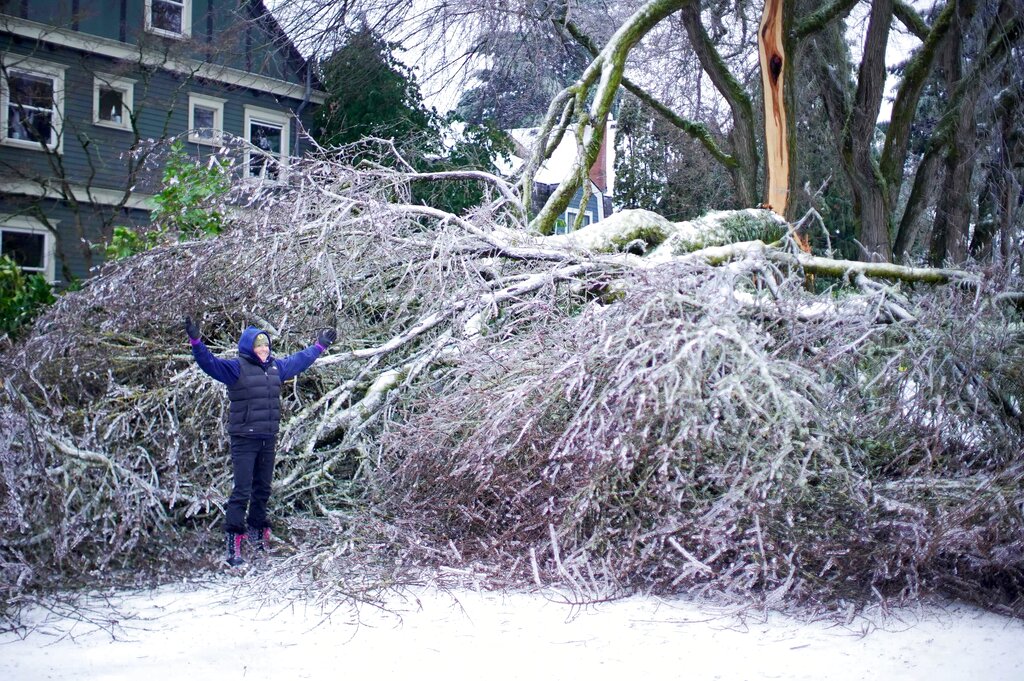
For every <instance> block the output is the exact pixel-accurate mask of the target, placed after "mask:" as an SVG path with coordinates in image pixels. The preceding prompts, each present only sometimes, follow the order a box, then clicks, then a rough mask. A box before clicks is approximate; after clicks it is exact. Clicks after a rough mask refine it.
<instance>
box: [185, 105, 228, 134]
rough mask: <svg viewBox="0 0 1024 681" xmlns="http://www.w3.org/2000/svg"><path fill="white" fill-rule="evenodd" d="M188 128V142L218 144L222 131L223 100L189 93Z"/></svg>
mask: <svg viewBox="0 0 1024 681" xmlns="http://www.w3.org/2000/svg"><path fill="white" fill-rule="evenodd" d="M188 129H189V133H188V139H189V141H190V142H195V143H196V144H210V145H215V146H217V145H220V144H221V141H222V138H223V133H224V100H223V99H217V98H216V97H206V96H204V95H189V96H188Z"/></svg>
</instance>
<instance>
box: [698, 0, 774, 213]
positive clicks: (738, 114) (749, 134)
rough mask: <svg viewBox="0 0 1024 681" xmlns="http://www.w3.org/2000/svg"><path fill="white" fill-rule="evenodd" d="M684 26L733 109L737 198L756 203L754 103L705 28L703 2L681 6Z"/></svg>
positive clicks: (733, 170) (732, 170)
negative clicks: (701, 8)
mask: <svg viewBox="0 0 1024 681" xmlns="http://www.w3.org/2000/svg"><path fill="white" fill-rule="evenodd" d="M681 16H682V19H683V27H684V28H685V29H686V34H687V35H688V36H689V38H690V44H691V45H693V49H694V51H696V53H697V58H698V59H699V60H700V65H701V67H702V68H703V69H704V71H705V72H706V73H707V74H708V76H710V78H711V82H712V83H714V85H715V88H716V89H717V90H718V92H719V93H720V94H721V95H722V97H723V98H724V99H725V101H726V102H727V103H728V104H729V109H730V111H731V112H732V130H731V131H730V132H729V141H730V143H731V145H732V156H733V158H734V159H736V166H735V167H733V168H730V169H729V172H730V173H731V174H732V178H733V185H734V186H735V188H736V198H737V200H738V201H739V202H740V205H741V206H744V207H752V206H755V205H757V203H758V198H757V166H758V157H757V144H756V136H755V132H754V106H753V104H752V103H751V101H750V96H749V95H748V94H747V92H746V90H744V88H743V85H742V84H741V83H740V82H739V81H738V80H736V78H735V77H734V76H733V75H732V73H730V72H729V67H728V66H726V64H725V61H724V60H723V59H722V56H721V55H720V54H718V51H717V50H716V49H715V46H714V44H713V43H712V41H711V38H710V36H708V34H707V31H706V30H704V24H703V23H701V19H700V3H699V2H687V3H686V4H685V5H683V7H682V9H681Z"/></svg>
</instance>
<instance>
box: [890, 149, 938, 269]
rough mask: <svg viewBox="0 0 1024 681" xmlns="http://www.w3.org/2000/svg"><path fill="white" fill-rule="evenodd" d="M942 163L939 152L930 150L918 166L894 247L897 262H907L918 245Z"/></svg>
mask: <svg viewBox="0 0 1024 681" xmlns="http://www.w3.org/2000/svg"><path fill="white" fill-rule="evenodd" d="M941 161H942V154H941V153H940V152H939V150H938V149H930V150H928V152H927V153H925V155H924V157H922V159H921V162H920V163H918V164H917V173H916V174H915V175H914V186H913V188H911V190H910V197H909V198H908V199H907V206H906V208H905V209H904V210H903V218H902V219H901V220H900V226H899V230H897V232H896V242H895V243H894V244H893V247H892V251H893V257H894V259H895V261H896V262H905V261H906V259H907V256H908V255H909V254H910V252H911V251H912V250H913V249H914V245H915V244H916V243H917V236H918V232H919V230H920V227H919V225H920V220H921V216H922V215H924V212H925V210H927V208H928V206H930V205H931V202H932V199H933V194H934V192H933V191H932V189H933V187H934V186H935V184H936V181H937V180H938V177H939V167H940V165H941V163H940V162H941Z"/></svg>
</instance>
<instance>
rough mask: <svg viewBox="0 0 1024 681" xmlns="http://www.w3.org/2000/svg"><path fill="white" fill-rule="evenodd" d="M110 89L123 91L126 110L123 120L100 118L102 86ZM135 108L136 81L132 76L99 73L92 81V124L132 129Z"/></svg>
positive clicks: (115, 128) (123, 105)
mask: <svg viewBox="0 0 1024 681" xmlns="http://www.w3.org/2000/svg"><path fill="white" fill-rule="evenodd" d="M101 87H105V88H107V89H108V90H120V91H121V92H122V93H123V96H122V98H121V109H122V110H123V111H124V114H123V115H122V119H123V120H122V121H121V122H120V123H114V122H113V121H105V120H103V119H101V118H100V88H101ZM134 110H135V81H134V80H132V79H131V78H121V77H119V76H112V75H109V74H106V73H97V74H96V75H95V76H94V77H93V81H92V124H93V125H99V126H101V127H104V128H112V129H114V130H131V129H132V113H133V112H134Z"/></svg>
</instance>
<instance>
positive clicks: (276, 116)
mask: <svg viewBox="0 0 1024 681" xmlns="http://www.w3.org/2000/svg"><path fill="white" fill-rule="evenodd" d="M291 119H292V117H291V114H290V113H286V112H281V111H274V110H271V109H262V108H260V107H255V106H246V107H245V116H244V120H243V125H244V129H243V130H242V133H243V136H244V138H245V141H246V143H247V145H246V149H245V154H244V158H243V159H242V162H243V166H242V167H243V170H242V176H243V177H244V178H245V179H248V180H264V181H267V182H284V181H285V180H286V179H287V177H288V159H289V158H290V156H289V154H290V153H291V148H290V147H291ZM254 122H256V123H262V124H264V125H267V126H277V127H280V128H281V151H280V154H279V156H278V159H277V162H278V168H279V171H278V176H277V177H276V178H268V177H265V176H263V175H253V174H252V173H251V172H250V165H249V163H250V161H251V157H252V154H251V151H250V146H249V145H252V143H253V142H252V139H251V136H252V124H253V123H254Z"/></svg>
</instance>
